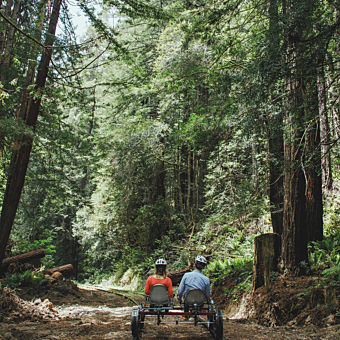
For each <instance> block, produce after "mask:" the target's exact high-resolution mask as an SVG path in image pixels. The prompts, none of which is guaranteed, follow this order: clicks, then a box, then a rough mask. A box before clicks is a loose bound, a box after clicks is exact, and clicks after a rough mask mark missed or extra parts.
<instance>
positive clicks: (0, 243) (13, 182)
mask: <svg viewBox="0 0 340 340" xmlns="http://www.w3.org/2000/svg"><path fill="white" fill-rule="evenodd" d="M61 2H62V0H55V1H54V3H53V10H52V15H51V18H50V23H49V27H48V31H47V34H46V39H45V45H46V46H49V47H48V48H46V49H45V50H44V51H43V53H42V56H41V60H40V63H39V67H38V73H37V78H36V86H35V93H34V97H33V98H32V101H31V105H30V108H29V111H28V115H27V118H26V121H25V124H26V126H27V128H30V129H32V130H34V129H35V125H36V122H37V118H38V113H39V109H40V104H41V96H42V94H43V90H44V87H45V84H46V78H47V74H48V68H49V64H50V61H51V57H52V48H51V47H52V46H53V42H54V38H55V32H56V27H57V22H58V18H59V11H60V6H61ZM32 143H33V138H32V137H31V136H29V135H25V136H23V138H22V141H21V144H20V145H19V147H18V148H17V149H16V150H13V153H12V159H11V163H10V167H9V173H8V179H7V185H6V192H5V196H4V200H3V205H2V211H1V217H0V262H1V260H2V259H3V256H4V252H5V247H6V244H7V241H8V238H9V235H10V232H11V229H12V225H13V222H14V218H15V215H16V211H17V208H18V204H19V200H20V196H21V192H22V188H23V185H24V181H25V176H26V170H27V166H28V162H29V158H30V153H31V149H32Z"/></svg>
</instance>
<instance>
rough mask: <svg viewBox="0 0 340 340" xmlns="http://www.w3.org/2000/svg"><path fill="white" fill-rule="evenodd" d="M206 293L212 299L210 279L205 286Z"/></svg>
mask: <svg viewBox="0 0 340 340" xmlns="http://www.w3.org/2000/svg"><path fill="white" fill-rule="evenodd" d="M205 294H206V296H207V297H208V299H209V300H210V299H211V291H210V280H209V279H208V280H207V285H206V287H205Z"/></svg>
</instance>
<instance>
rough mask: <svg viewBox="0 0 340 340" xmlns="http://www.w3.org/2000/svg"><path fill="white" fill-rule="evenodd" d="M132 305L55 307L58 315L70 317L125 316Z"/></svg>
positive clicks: (129, 313)
mask: <svg viewBox="0 0 340 340" xmlns="http://www.w3.org/2000/svg"><path fill="white" fill-rule="evenodd" d="M132 309H133V307H116V308H110V307H107V306H98V307H91V306H80V305H72V306H69V307H63V306H60V307H58V308H57V310H58V312H59V315H60V316H61V317H71V318H79V317H84V316H91V317H93V316H106V317H110V316H113V317H116V318H119V317H126V316H129V315H131V312H132Z"/></svg>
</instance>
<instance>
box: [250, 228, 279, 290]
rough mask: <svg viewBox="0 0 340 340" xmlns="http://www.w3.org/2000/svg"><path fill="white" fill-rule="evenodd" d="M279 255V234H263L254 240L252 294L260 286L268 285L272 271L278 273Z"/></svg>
mask: <svg viewBox="0 0 340 340" xmlns="http://www.w3.org/2000/svg"><path fill="white" fill-rule="evenodd" d="M280 254H281V237H280V235H279V234H276V233H272V234H263V235H259V236H256V237H255V240H254V265H253V274H254V276H253V293H254V292H255V290H256V289H257V288H259V287H262V286H268V285H269V284H270V276H271V273H272V271H278V269H277V265H278V259H279V256H280Z"/></svg>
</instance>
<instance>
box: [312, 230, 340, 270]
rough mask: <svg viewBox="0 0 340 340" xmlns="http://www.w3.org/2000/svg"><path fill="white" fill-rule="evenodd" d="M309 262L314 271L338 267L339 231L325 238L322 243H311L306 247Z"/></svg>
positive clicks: (339, 260) (339, 253)
mask: <svg viewBox="0 0 340 340" xmlns="http://www.w3.org/2000/svg"><path fill="white" fill-rule="evenodd" d="M308 249H309V262H310V265H311V267H312V269H314V270H319V269H324V268H327V267H334V266H339V264H340V231H337V232H334V233H332V234H329V235H328V236H325V238H324V239H323V240H322V241H318V242H311V243H310V244H309V246H308Z"/></svg>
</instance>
